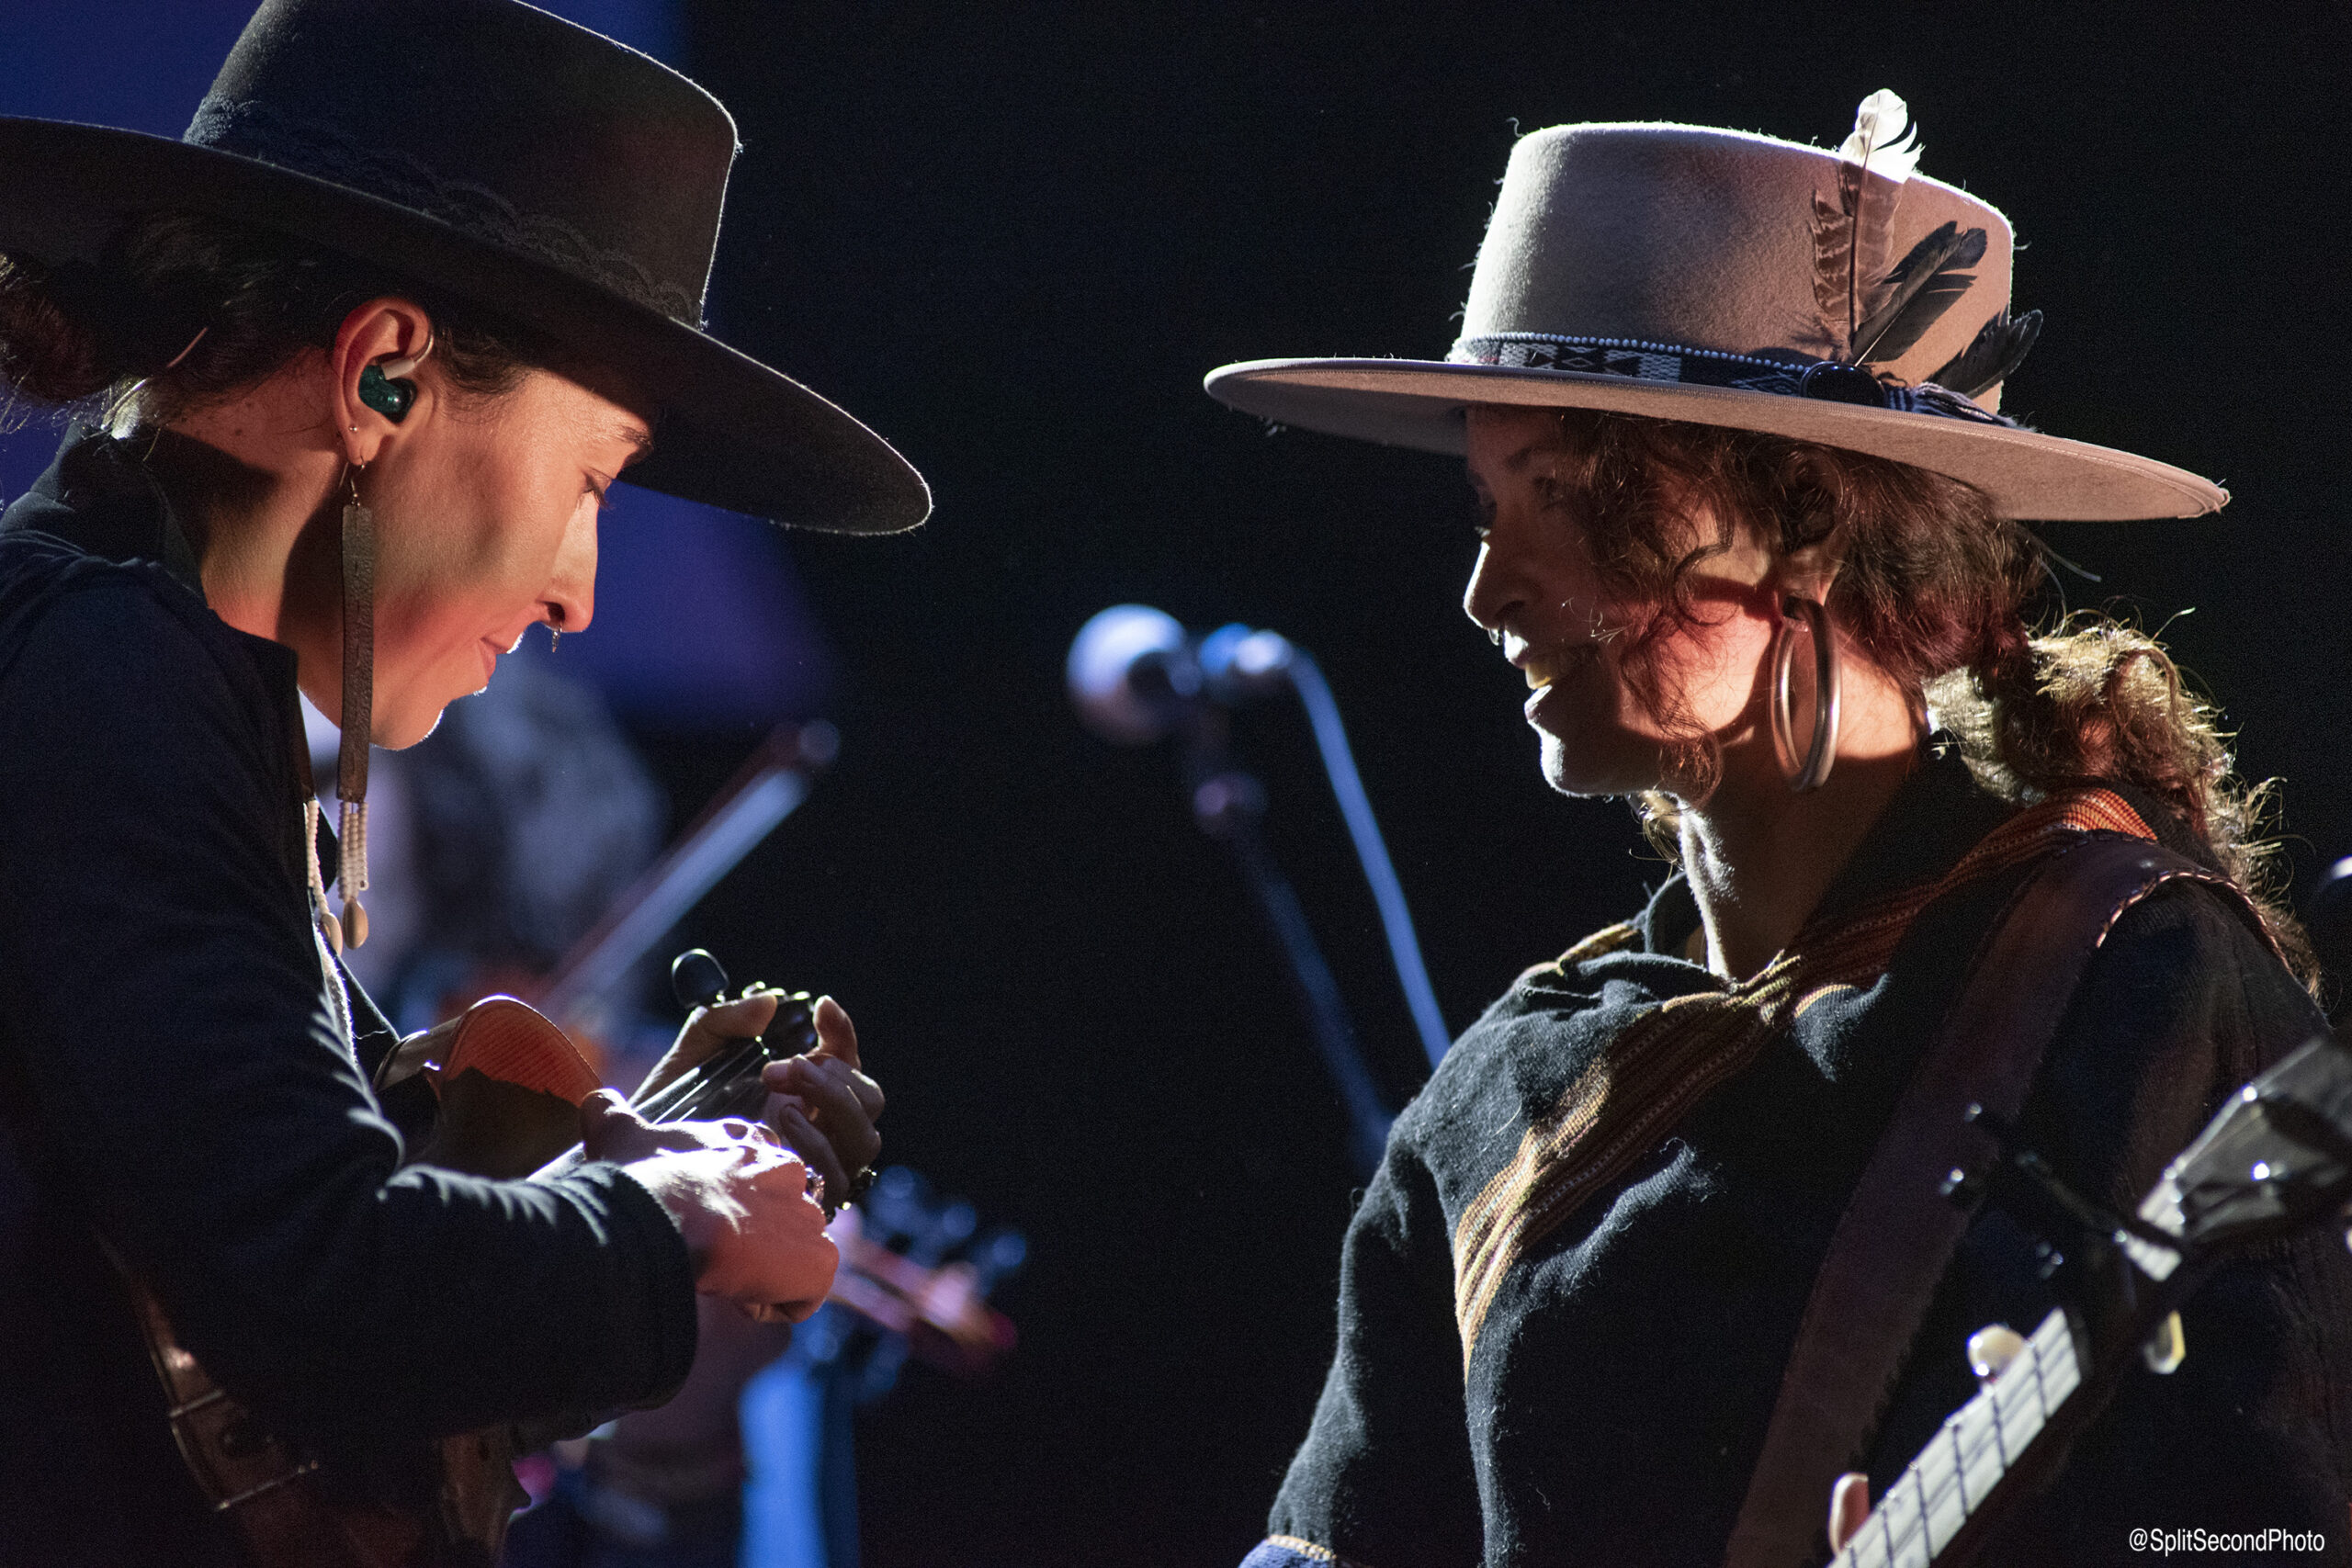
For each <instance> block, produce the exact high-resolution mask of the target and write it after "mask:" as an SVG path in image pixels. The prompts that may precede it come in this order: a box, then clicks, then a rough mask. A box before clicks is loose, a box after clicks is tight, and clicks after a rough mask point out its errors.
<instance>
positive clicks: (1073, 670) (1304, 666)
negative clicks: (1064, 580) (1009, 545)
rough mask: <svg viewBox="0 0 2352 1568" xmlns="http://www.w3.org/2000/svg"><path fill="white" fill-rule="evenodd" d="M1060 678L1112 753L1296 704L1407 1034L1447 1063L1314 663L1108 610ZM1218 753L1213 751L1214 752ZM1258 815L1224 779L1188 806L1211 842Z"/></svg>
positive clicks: (1284, 645)
mask: <svg viewBox="0 0 2352 1568" xmlns="http://www.w3.org/2000/svg"><path fill="white" fill-rule="evenodd" d="M1065 674H1066V677H1067V679H1068V681H1069V697H1070V702H1071V703H1072V704H1073V705H1076V707H1077V708H1078V713H1079V717H1080V719H1081V720H1082V721H1084V723H1085V725H1086V727H1087V728H1089V729H1091V730H1092V731H1094V733H1095V734H1097V735H1099V736H1101V737H1102V738H1103V739H1105V740H1108V741H1111V742H1112V743H1114V745H1120V746H1145V745H1148V744H1150V743H1151V742H1152V741H1155V740H1158V739H1162V738H1163V737H1165V736H1168V735H1170V734H1171V733H1173V732H1175V731H1176V730H1177V729H1178V728H1182V727H1184V726H1185V725H1186V721H1187V720H1188V719H1190V718H1192V717H1193V716H1194V715H1196V714H1198V713H1199V712H1200V710H1201V708H1202V706H1203V705H1214V706H1216V707H1228V708H1229V707H1235V706H1238V705H1240V704H1242V703H1245V702H1249V701H1250V700H1252V699H1253V698H1257V697H1261V696H1266V695H1269V694H1272V693H1274V692H1277V691H1287V692H1289V693H1291V694H1294V695H1295V696H1296V697H1297V698H1298V701H1299V705H1300V706H1301V707H1302V708H1304V709H1305V710H1306V720H1307V725H1308V728H1310V729H1312V730H1313V731H1314V734H1315V747H1316V750H1317V752H1319V753H1320V754H1321V756H1322V760H1323V771H1324V773H1325V775H1326V776H1327V777H1328V778H1329V780H1330V784H1331V794H1332V797H1333V798H1334V799H1335V800H1336V801H1337V802H1338V805H1339V807H1340V818H1341V819H1342V820H1343V821H1345V822H1346V824H1347V827H1348V837H1349V838H1350V839H1351V840H1352V841H1353V843H1354V846H1355V852H1356V860H1357V862H1358V863H1360V864H1362V865H1363V874H1364V880H1365V882H1366V883H1367V884H1369V885H1370V886H1371V889H1372V897H1373V902H1374V904H1375V905H1377V906H1378V908H1379V910H1380V923H1381V926H1382V929H1383V930H1384V931H1385V933H1386V935H1387V938H1388V953H1389V958H1390V960H1391V961H1392V963H1393V964H1395V966H1396V970H1397V983H1398V984H1399V985H1400V986H1401V987H1403V988H1404V992H1405V1001H1406V1005H1407V1007H1408V1009H1409V1010H1410V1011H1411V1012H1412V1015H1413V1027H1414V1030H1415V1032H1418V1033H1419V1035H1420V1037H1421V1049H1422V1050H1423V1052H1424V1053H1426V1054H1427V1055H1428V1056H1429V1059H1430V1066H1436V1065H1437V1063H1438V1062H1439V1060H1440V1059H1441V1058H1442V1057H1443V1056H1444V1055H1445V1051H1446V1046H1447V1045H1448V1044H1449V1043H1451V1042H1452V1036H1451V1035H1449V1034H1448V1033H1447V1032H1446V1028H1445V1021H1444V1019H1443V1018H1442V1016H1440V1014H1439V1012H1438V1007H1437V994H1436V992H1435V991H1434V990H1433V989H1432V988H1431V987H1430V977H1429V970H1428V969H1427V967H1426V966H1425V965H1424V964H1423V963H1422V961H1421V944H1420V940H1419V937H1417V936H1416V935H1415V934H1414V931H1413V918H1412V915H1411V913H1410V912H1409V911H1408V909H1407V908H1406V906H1405V889H1404V887H1403V886H1402V885H1400V884H1399V883H1398V882H1397V870H1396V867H1395V866H1394V865H1393V864H1392V863H1390V861H1389V858H1388V846H1387V844H1386V843H1385V842H1384V841H1383V840H1382V839H1381V836H1380V824H1379V823H1378V822H1377V821H1376V820H1375V819H1374V817H1373V812H1372V801H1371V799H1370V797H1368V796H1367V795H1365V794H1364V787H1363V776H1362V775H1361V774H1359V773H1357V772H1356V761H1355V754H1354V752H1353V751H1352V750H1351V749H1350V748H1349V745H1348V732H1347V728H1346V727H1345V726H1344V725H1343V724H1342V723H1341V722H1340V705H1339V703H1338V701H1337V700H1336V699H1334V698H1333V696H1332V695H1331V687H1330V684H1329V682H1327V681H1325V680H1324V678H1323V671H1322V668H1321V666H1319V665H1317V663H1316V662H1315V658H1314V656H1313V655H1312V654H1310V653H1308V652H1307V651H1306V649H1303V648H1300V647H1298V646H1297V645H1295V643H1293V642H1292V641H1291V640H1290V639H1289V638H1288V637H1283V636H1282V635H1281V634H1280V633H1277V632H1269V631H1253V630H1251V629H1250V627H1248V626H1241V625H1239V624H1238V623H1236V624H1233V625H1229V626H1219V627H1217V628H1216V630H1215V631H1213V632H1210V633H1208V634H1206V635H1205V636H1203V637H1194V636H1193V635H1192V634H1191V633H1190V632H1187V631H1186V630H1185V629H1184V626H1183V624H1182V622H1180V621H1178V620H1177V619H1176V617H1175V616H1173V615H1170V614H1168V613H1167V612H1166V611H1164V610H1155V609H1153V608H1152V607H1151V606H1150V605H1148V604H1114V605H1112V606H1111V607H1110V608H1109V609H1107V610H1103V611H1102V612H1100V613H1098V614H1097V615H1094V616H1093V617H1092V618H1091V619H1090V620H1088V622H1087V623H1086V625H1084V626H1080V628H1079V630H1078V637H1077V638H1076V639H1075V640H1074V641H1072V642H1071V643H1070V645H1069V664H1068V666H1067V667H1066V671H1065ZM1191 736H1192V739H1193V745H1194V747H1195V750H1196V751H1197V750H1198V749H1199V748H1200V746H1201V745H1202V743H1203V739H1204V732H1203V729H1202V728H1201V727H1198V726H1193V727H1192V728H1191ZM1221 745H1222V743H1221V741H1219V742H1218V746H1219V749H1220V750H1221ZM1262 807H1263V792H1262V791H1261V790H1260V789H1259V788H1258V786H1257V782H1256V781H1255V780H1254V779H1250V778H1249V777H1248V775H1246V774H1240V773H1232V772H1230V771H1229V770H1228V771H1222V772H1219V773H1216V776H1214V777H1211V778H1209V779H1207V780H1206V781H1205V782H1204V784H1202V785H1201V787H1200V790H1199V792H1198V793H1196V794H1195V795H1194V797H1193V810H1194V813H1195V815H1196V816H1197V817H1198V818H1200V821H1201V825H1202V827H1203V828H1204V829H1209V830H1211V831H1216V832H1222V831H1225V830H1227V829H1226V827H1225V824H1226V823H1227V818H1228V816H1229V815H1230V814H1231V813H1232V812H1234V811H1236V810H1238V811H1241V812H1243V813H1244V814H1253V813H1254V812H1255V811H1256V810H1259V809H1262ZM1280 923H1281V922H1280V920H1279V919H1278V920H1277V924H1280ZM1316 962H1317V964H1319V963H1320V962H1321V961H1320V959H1319V958H1318V959H1317V960H1316Z"/></svg>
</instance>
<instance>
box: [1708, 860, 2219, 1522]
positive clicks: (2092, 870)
mask: <svg viewBox="0 0 2352 1568" xmlns="http://www.w3.org/2000/svg"><path fill="white" fill-rule="evenodd" d="M2183 881H2193V882H2200V883H2204V884H2207V885H2209V886H2213V887H2215V888H2217V889H2219V890H2221V891H2222V893H2224V894H2225V895H2226V896H2227V897H2229V898H2230V899H2231V901H2232V902H2233V903H2234V904H2235V905H2237V906H2238V907H2239V908H2241V910H2242V911H2243V912H2244V913H2245V914H2246V915H2247V916H2248V917H2249V918H2252V919H2255V921H2256V928H2257V929H2259V927H2260V921H2259V918H2258V917H2256V916H2255V914H2254V911H2253V909H2252V907H2251V906H2250V905H2248V904H2247V903H2246V900H2245V895H2244V894H2243V893H2241V892H2240V891H2239V889H2238V888H2237V887H2236V886H2235V885H2234V884H2233V883H2231V882H2229V881H2228V880H2227V879H2226V878H2223V877H2222V876H2220V875H2218V874H2215V873H2213V872H2211V871H2208V870H2206V869H2204V868H2203V867H2201V866H2199V865H2198V864H2196V863H2193V862H2191V861H2189V860H2188V859H2186V858H2184V857H2183V856H2180V855H2178V854H2176V853H2174V852H2171V851H2169V850H2165V849H2162V848H2160V847H2158V846H2157V845H2155V844H2153V843H2151V842H2149V841H2148V840H2144V839H2139V838H2123V837H2117V836H2110V835H2108V834H2092V835H2088V836H2086V838H2084V839H2083V840H2081V841H2080V842H2079V843H2076V844H2074V845H2071V846H2069V847H2068V848H2067V849H2065V850H2064V851H2061V852H2059V853H2057V854H2055V855H2053V856H2052V857H2051V858H2050V860H2049V862H2048V863H2046V864H2044V865H2043V866H2042V867H2041V869H2040V870H2039V871H2037V872H2035V873H2034V874H2032V875H2030V877H2029V878H2028V879H2027V880H2026V882H2025V884H2024V885H2023V886H2022V887H2020V888H2019V890H2018V894H2017V895H2016V897H2013V898H2012V899H2011V900H2010V902H2009V905H2008V907H2007V908H2006V909H2005V910H2004V911H2003V913H2002V915H2001V917H2000V919H1998V920H1997V921H1996V924H1995V926H1994V928H1993V930H1992V931H1991V932H1990V933H1989V934H1988V935H1987V936H1986V938H1985V942H1983V943H1982V944H1981V945H1980V946H1979V948H1978V949H1977V952H1976V954H1975V957H1974V959H1973V961H1972V963H1971V964H1970V967H1969V971H1968V975H1967V977H1966V979H1965V980H1964V981H1963V983H1962V988H1961V992H1960V996H1959V999H1958V1000H1957V1001H1956V1002H1955V1003H1954V1004H1953V1006H1952V1008H1951V1011H1950V1012H1948V1013H1947V1014H1946V1015H1945V1017H1944V1021H1943V1025H1942V1027H1941V1028H1940V1029H1939V1031H1938V1032H1937V1035H1936V1037H1935V1039H1934V1041H1933V1042H1932V1043H1930V1044H1929V1046H1928V1052H1927V1055H1925V1056H1924V1057H1923V1058H1922V1059H1921V1060H1920V1063H1919V1066H1917V1069H1916V1070H1915V1071H1914V1072H1913V1074H1912V1077H1911V1081H1910V1083H1909V1085H1908V1086H1907V1087H1906V1088H1905V1090H1904V1093H1903V1098H1902V1099H1901V1100H1900V1101H1899V1102H1898V1103H1897V1105H1896V1107H1895V1111H1894V1118H1893V1120H1892V1121H1891V1122H1889V1123H1888V1124H1887V1129H1886V1131H1885V1133H1884V1134H1882V1135H1881V1137H1880V1139H1879V1142H1878V1146H1877V1148H1876V1149H1875V1150H1873V1151H1872V1153H1871V1160H1870V1164H1869V1165H1868V1166H1867V1167H1866V1168H1864V1169H1863V1172H1862V1177H1861V1180H1860V1183H1859V1184H1858V1185H1857V1186H1856V1188H1855V1190H1854V1195H1853V1197H1852V1198H1851V1199H1849V1201H1848V1203H1847V1207H1846V1212H1845V1213H1844V1215H1843V1216H1842V1217H1841V1218H1840V1219H1839V1221H1838V1229H1837V1231H1836V1233H1835V1234H1834V1235H1832V1236H1831V1238H1830V1242H1829V1251H1828V1254H1827V1256H1826V1258H1825V1259H1824V1260H1823V1262H1822V1266H1821V1272H1820V1273H1819V1274H1818V1275H1817V1276H1816V1277H1815V1280H1814V1285H1813V1294H1812V1296H1811V1298H1810V1299H1809V1300H1808V1301H1807V1302H1806V1303H1805V1310H1804V1318H1803V1319H1802V1320H1801V1321H1800V1322H1799V1324H1798V1327H1797V1337H1796V1343H1795V1347H1794V1349H1793V1350H1792V1353H1791V1355H1790V1358H1789V1363H1788V1368H1787V1370H1786V1371H1785V1372H1784V1373H1783V1374H1782V1377H1781V1393H1780V1399H1779V1402H1778V1404H1776V1405H1775V1406H1774V1408H1773V1411H1772V1418H1771V1423H1770V1426H1769V1427H1767V1428H1766V1429H1765V1435H1764V1448H1763V1452H1762V1454H1761V1456H1760V1457H1759V1458H1758V1461H1757V1465H1756V1470H1755V1472H1754V1473H1753V1475H1752V1476H1751V1478H1750V1479H1749V1482H1748V1487H1747V1499H1746V1501H1745V1502H1744V1503H1743V1504H1742V1505H1741V1506H1740V1511H1739V1519H1738V1522H1737V1523H1736V1525H1735V1526H1734V1528H1733V1530H1732V1536H1731V1542H1730V1546H1729V1549H1728V1551H1727V1553H1726V1556H1725V1562H1726V1568H1798V1565H1799V1564H1802V1563H1806V1562H1814V1561H1815V1560H1816V1559H1817V1558H1818V1556H1819V1554H1820V1552H1821V1550H1822V1548H1823V1545H1824V1543H1825V1540H1826V1536H1825V1529H1826V1520H1827V1517H1828V1513H1829V1493H1830V1488H1831V1487H1832V1485H1833V1484H1834V1483H1836V1482H1837V1479H1838V1476H1839V1475H1840V1474H1842V1473H1844V1472H1846V1471H1849V1470H1850V1469H1853V1468H1855V1463H1856V1461H1859V1460H1860V1458H1861V1456H1862V1454H1863V1451H1864V1450H1865V1449H1866V1447H1867V1445H1868V1443H1869V1440H1870V1438H1871V1434H1872V1433H1873V1432H1874V1431H1875V1429H1876V1427H1877V1426H1878V1422H1879V1419H1880V1417H1881V1416H1883V1414H1884V1411H1885V1405H1886V1401H1887V1397H1888V1395H1889V1394H1890V1393H1892V1392H1893V1388H1894V1379H1895V1376H1896V1374H1897V1373H1898V1372H1899V1371H1901V1369H1902V1366H1903V1363H1904V1360H1905V1353H1906V1352H1907V1351H1908V1350H1909V1348H1910V1346H1911V1342H1912V1340H1913V1338H1914V1337H1916V1336H1917V1333H1918V1330H1919V1325H1920V1324H1921V1323H1922V1322H1923V1321H1924V1320H1925V1318H1926V1316H1927V1314H1928V1306H1929V1304H1930V1303H1931V1302H1932V1300H1933V1298H1934V1296H1935V1293H1936V1289H1937V1286H1938V1285H1939V1283H1940V1282H1941V1280H1942V1279H1943V1276H1944V1270H1945V1269H1946V1268H1947V1267H1948V1266H1949V1265H1950V1264H1951V1258H1952V1255H1953V1254H1954V1252H1955V1251H1957V1250H1958V1248H1959V1246H1960V1242H1961V1237H1962V1235H1964V1234H1965V1233H1966V1231H1967V1229H1968V1225H1969V1222H1970V1220H1971V1218H1972V1217H1973V1216H1972V1215H1971V1214H1970V1213H1967V1212H1964V1211H1963V1210H1962V1208H1961V1207H1960V1206H1959V1205H1958V1204H1955V1203H1953V1202H1952V1201H1951V1200H1950V1199H1948V1198H1946V1197H1945V1196H1944V1194H1943V1190H1942V1184H1943V1180H1944V1178H1945V1176H1946V1175H1947V1174H1948V1173H1950V1172H1951V1170H1953V1169H1954V1168H1966V1169H1972V1170H1973V1169H1976V1168H1980V1167H1981V1165H1982V1164H1983V1162H1984V1160H1985V1157H1986V1156H1988V1155H1989V1154H1990V1153H1991V1152H1992V1139H1991V1136H1990V1135H1989V1134H1986V1133H1985V1132H1984V1131H1982V1130H1980V1129H1978V1128H1976V1127H1973V1126H1972V1125H1970V1124H1969V1123H1968V1122H1966V1121H1965V1119H1964V1117H1965V1113H1966V1111H1967V1109H1968V1107H1969V1106H1970V1105H1971V1104H1979V1105H1982V1106H1984V1107H1985V1109H1986V1110H1988V1111H1996V1112H1997V1113H1999V1114H2000V1115H2001V1116H2003V1117H2005V1118H2007V1119H2010V1120H2012V1121H2013V1120H2015V1118H2016V1117H2017V1116H2018V1112H2019V1111H2021V1110H2022V1109H2023V1108H2024V1105H2025V1100H2026V1095H2027V1092H2028V1090H2030V1089H2031V1088H2032V1086H2033V1080H2034V1076H2035V1074H2036V1073H2037V1072H2038V1071H2039V1070H2040V1068H2041V1059H2042V1056H2043V1055H2044V1054H2045V1053H2046V1052H2047V1051H2048V1050H2049V1047H2050V1043H2051V1041H2052V1038H2053V1037H2054V1036H2055V1035H2056V1033H2057V1032H2058V1025H2059V1023H2060V1021H2062V1020H2063V1019H2064V1016H2065V1012H2066V1008H2067V1004H2068V1002H2069V1001H2071V1000H2072V998H2073V997H2074V994H2075V989H2076V987H2078V986H2079V985H2080V984H2081V981H2082V977H2083V974H2084V971H2085V970H2086V969H2087V968H2088V967H2089V965H2090V961H2091V958H2092V955H2093V954H2095V953H2097V952H2098V949H2099V946H2100V944H2101V943H2102V942H2105V941H2106V939H2107V935H2108V932H2109V931H2112V930H2113V929H2114V926H2115V922H2116V920H2117V919H2120V917H2121V916H2122V914H2123V912H2124V911H2125V910H2127V909H2129V908H2131V906H2132V905H2134V904H2136V903H2138V902H2139V901H2140V900H2141V899H2143V898H2144V897H2147V896H2148V895H2149V894H2150V893H2152V892H2154V891H2155V890H2156V889H2157V888H2158V887H2161V886H2165V884H2167V883H2173V882H2183Z"/></svg>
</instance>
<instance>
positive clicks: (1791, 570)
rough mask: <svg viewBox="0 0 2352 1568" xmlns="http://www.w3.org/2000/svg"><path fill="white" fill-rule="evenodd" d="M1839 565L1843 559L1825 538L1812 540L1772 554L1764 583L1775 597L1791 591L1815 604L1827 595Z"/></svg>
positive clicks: (1823, 599)
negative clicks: (1809, 542) (1770, 568)
mask: <svg viewBox="0 0 2352 1568" xmlns="http://www.w3.org/2000/svg"><path fill="white" fill-rule="evenodd" d="M1843 565H1845V560H1844V558H1842V557H1841V556H1839V555H1838V553H1837V552H1836V551H1835V550H1833V549H1832V548H1831V547H1829V545H1828V543H1827V542H1826V541H1825V540H1819V539H1816V540H1815V541H1814V542H1813V543H1812V544H1809V545H1800V546H1798V547H1796V548H1795V549H1793V550H1790V551H1788V552H1786V553H1785V554H1782V555H1779V556H1776V557H1774V558H1773V560H1772V570H1771V574H1770V576H1769V577H1768V578H1767V579H1766V580H1765V585H1766V586H1767V587H1769V588H1770V589H1771V590H1772V592H1773V594H1774V596H1775V597H1777V596H1779V595H1781V594H1783V593H1793V594H1795V595H1796V596H1797V597H1798V598H1800V599H1810V600H1812V601H1813V602H1814V603H1815V604H1825V603H1826V602H1827V601H1828V598H1829V587H1830V584H1832V583H1834V582H1835V581H1838V569H1839V568H1840V567H1842V566H1843Z"/></svg>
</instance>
